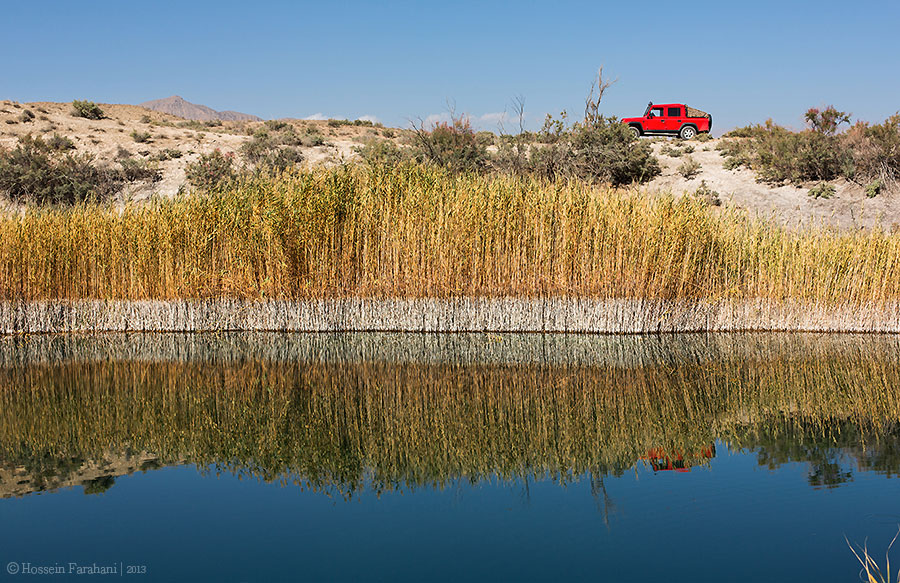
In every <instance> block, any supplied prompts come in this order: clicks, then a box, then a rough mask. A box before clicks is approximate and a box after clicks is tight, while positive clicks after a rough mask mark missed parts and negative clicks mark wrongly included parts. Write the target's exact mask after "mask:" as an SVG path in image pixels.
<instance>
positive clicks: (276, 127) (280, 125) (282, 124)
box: [263, 119, 294, 132]
mask: <svg viewBox="0 0 900 583" xmlns="http://www.w3.org/2000/svg"><path fill="white" fill-rule="evenodd" d="M263 125H264V126H266V128H267V129H269V130H271V131H273V132H277V131H282V130H285V129H288V128H290V129H291V130H292V131H293V129H294V127H293V126H292V125H291V124H289V123H288V122H286V121H281V120H279V119H270V120H268V121H266V122H264V123H263Z"/></svg>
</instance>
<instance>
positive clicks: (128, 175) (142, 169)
mask: <svg viewBox="0 0 900 583" xmlns="http://www.w3.org/2000/svg"><path fill="white" fill-rule="evenodd" d="M119 165H120V166H121V167H122V176H123V177H124V178H125V180H126V181H127V182H134V181H137V180H143V181H148V182H159V181H160V180H162V172H160V171H159V169H158V168H155V167H153V166H150V164H149V163H148V162H147V161H145V160H135V159H134V158H122V159H120V160H119Z"/></svg>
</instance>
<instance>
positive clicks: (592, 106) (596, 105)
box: [584, 66, 618, 125]
mask: <svg viewBox="0 0 900 583" xmlns="http://www.w3.org/2000/svg"><path fill="white" fill-rule="evenodd" d="M616 81H618V79H613V80H612V81H604V80H603V66H601V67H600V69H599V70H598V71H597V80H596V81H593V82H591V90H590V91H589V92H588V95H587V97H586V98H585V100H584V123H585V125H593V124H595V123H597V122H598V121H599V120H600V117H601V115H600V101H602V100H603V94H604V93H605V92H606V90H607V89H609V88H610V86H611V85H612V84H613V83H615V82H616Z"/></svg>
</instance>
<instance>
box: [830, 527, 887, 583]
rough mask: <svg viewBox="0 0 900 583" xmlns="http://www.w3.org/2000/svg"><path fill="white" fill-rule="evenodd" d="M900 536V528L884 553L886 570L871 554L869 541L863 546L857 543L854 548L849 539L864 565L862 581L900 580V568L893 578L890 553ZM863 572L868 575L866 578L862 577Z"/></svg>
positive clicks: (857, 557)
mask: <svg viewBox="0 0 900 583" xmlns="http://www.w3.org/2000/svg"><path fill="white" fill-rule="evenodd" d="M898 536H900V529H898V530H897V534H895V535H894V538H893V540H891V544H889V545H888V548H887V551H885V553H884V561H885V564H884V571H882V570H881V567H879V566H878V561H876V560H875V559H874V558H873V557H872V555H870V554H869V545H868V543H864V544H863V545H862V546H860V545H856V548H854V545H852V544H850V541H849V540H847V546H849V547H850V551H851V552H852V553H853V554H854V555H855V556H856V559H857V560H858V561H859V564H860V565H862V569H861V570H860V581H863V580H864V581H866V583H891V581H894V582H897V581H900V570H898V571H897V576H896V577H895V578H894V579H891V556H890V554H891V548H892V547H893V546H894V543H895V542H896V541H897V537H898ZM844 539H845V540H846V537H844ZM863 573H865V575H866V578H865V579H863V578H862V575H863Z"/></svg>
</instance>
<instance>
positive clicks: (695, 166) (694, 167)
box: [678, 156, 700, 180]
mask: <svg viewBox="0 0 900 583" xmlns="http://www.w3.org/2000/svg"><path fill="white" fill-rule="evenodd" d="M678 173H679V174H681V175H682V176H684V177H685V178H686V179H687V180H690V179H691V178H693V177H695V176H697V174H699V173H700V163H699V162H697V161H696V160H694V159H693V158H691V157H690V156H685V158H684V160H683V161H682V162H681V164H680V165H679V166H678Z"/></svg>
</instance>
